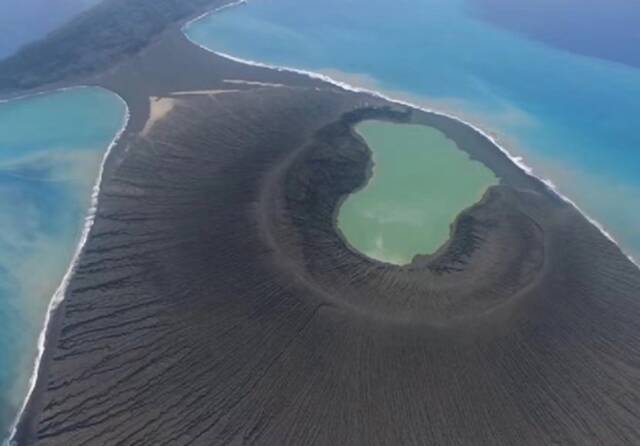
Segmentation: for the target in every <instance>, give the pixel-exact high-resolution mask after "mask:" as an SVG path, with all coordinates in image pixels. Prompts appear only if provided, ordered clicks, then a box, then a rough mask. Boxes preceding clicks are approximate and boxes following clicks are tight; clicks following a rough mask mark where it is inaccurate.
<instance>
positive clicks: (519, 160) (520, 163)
mask: <svg viewBox="0 0 640 446" xmlns="http://www.w3.org/2000/svg"><path fill="white" fill-rule="evenodd" d="M244 3H247V0H240V1H238V2H235V3H230V4H228V5H226V6H224V7H222V8H218V9H215V10H213V11H210V12H208V13H205V14H202V15H201V16H199V17H197V18H195V19H192V20H190V21H189V22H187V23H186V24H185V25H184V26H182V27H181V30H182V32H183V33H184V35H185V37H186V38H187V40H189V42H191V43H193V44H194V45H196V46H198V47H200V48H201V49H203V50H205V51H208V52H210V53H212V54H215V55H217V56H220V57H224V58H226V59H229V60H231V61H233V62H237V63H242V64H245V65H250V66H254V67H259V68H267V69H271V70H275V71H278V72H289V73H296V74H300V75H303V76H307V77H309V78H311V79H314V80H320V81H323V82H326V83H328V84H331V85H333V86H335V87H338V88H341V89H343V90H346V91H350V92H353V93H364V94H368V95H370V96H374V97H376V98H380V99H384V100H386V101H388V102H390V103H392V104H398V105H404V106H406V107H410V108H413V109H415V110H420V111H423V112H426V113H431V114H434V115H437V116H442V117H445V118H449V119H453V120H455V121H457V122H460V123H462V124H464V125H466V126H468V127H470V128H472V129H473V130H474V131H476V132H477V133H479V134H480V135H482V136H483V137H485V138H486V139H488V140H489V141H490V142H491V143H492V144H493V145H494V146H495V147H497V148H498V150H500V151H501V152H502V153H503V154H504V155H505V156H506V157H507V158H509V160H510V161H511V162H512V163H513V164H515V165H516V166H517V167H518V168H519V169H520V170H522V171H523V172H524V173H525V174H526V175H528V176H530V177H533V178H535V179H536V180H538V181H540V182H542V183H543V184H544V185H545V186H546V187H547V188H548V189H549V190H550V191H551V192H553V193H554V194H555V195H556V196H557V197H558V198H560V199H561V200H562V201H564V202H565V203H568V204H570V205H571V206H573V207H574V208H575V209H576V210H577V211H578V212H579V213H580V214H581V215H582V216H584V217H585V218H586V219H587V221H589V223H591V224H592V225H593V226H595V227H596V228H597V229H598V230H599V231H600V232H601V233H602V234H603V235H604V236H605V237H606V238H607V239H609V240H610V241H611V242H613V243H614V244H615V245H616V246H617V247H618V249H620V251H621V252H622V254H623V255H624V256H625V257H626V258H627V259H629V261H630V262H631V263H633V264H634V265H635V266H636V267H637V268H638V269H640V261H637V260H636V259H635V258H633V256H631V255H630V254H627V253H626V252H625V251H624V249H623V248H622V246H621V245H620V244H619V243H618V242H617V241H616V239H615V238H614V237H613V236H612V235H611V234H610V233H609V232H608V231H607V230H606V229H605V227H604V226H603V225H602V224H601V223H600V222H599V221H597V220H596V219H594V218H593V217H591V216H589V214H587V213H586V212H584V211H583V210H582V209H581V208H580V207H579V206H578V205H577V204H576V203H575V202H574V201H573V200H571V199H570V198H569V197H567V196H565V195H564V194H562V193H561V192H560V191H559V190H558V188H557V187H556V185H555V184H554V183H553V182H552V181H551V180H550V179H546V178H541V177H538V176H537V175H535V174H534V171H533V168H532V167H530V166H528V165H527V164H526V163H525V162H524V159H523V157H521V156H515V155H513V154H511V152H509V150H507V149H506V148H505V147H504V146H502V145H501V144H500V143H499V142H498V140H497V139H496V138H495V137H494V136H492V135H491V134H490V133H489V132H487V131H485V130H483V129H482V128H481V127H479V126H477V125H475V124H473V123H471V122H469V121H467V120H465V119H463V118H461V117H458V116H456V115H453V114H451V113H447V112H443V111H438V110H435V109H432V108H427V107H422V106H419V105H416V104H413V103H411V102H409V101H404V100H400V99H395V98H392V97H390V96H387V95H386V94H384V93H383V92H380V91H376V90H371V89H369V88H364V87H358V86H355V85H351V84H349V83H347V82H342V81H339V80H337V79H333V78H332V77H330V76H328V75H326V74H322V73H318V72H315V71H310V70H304V69H300V68H294V67H290V66H280V65H272V64H268V63H264V62H257V61H254V60H249V59H244V58H241V57H237V56H233V55H231V54H228V53H225V52H222V51H215V50H212V49H210V48H208V47H206V46H204V45H202V44H200V43H198V42H196V41H195V40H193V39H192V38H191V37H190V36H189V35H188V34H187V33H186V27H188V26H189V25H190V24H192V23H194V22H196V21H198V20H200V19H202V18H205V17H208V16H209V15H212V14H215V13H216V12H220V10H222V9H226V8H230V7H232V6H238V5H240V4H244Z"/></svg>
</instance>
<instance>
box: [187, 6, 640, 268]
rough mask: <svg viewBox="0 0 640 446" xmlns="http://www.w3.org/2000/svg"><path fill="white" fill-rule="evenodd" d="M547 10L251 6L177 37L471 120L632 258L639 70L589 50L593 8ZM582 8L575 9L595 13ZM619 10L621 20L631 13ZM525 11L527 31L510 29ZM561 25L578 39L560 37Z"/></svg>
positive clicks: (639, 142) (639, 161) (639, 157)
mask: <svg viewBox="0 0 640 446" xmlns="http://www.w3.org/2000/svg"><path fill="white" fill-rule="evenodd" d="M572 1H573V0H572ZM511 3H513V2H511ZM516 3H517V2H516ZM552 3H553V2H551V3H549V2H546V3H545V2H543V3H541V4H540V5H541V6H540V7H541V8H543V10H542V12H540V11H537V12H538V13H537V14H533V13H530V11H529V12H527V11H526V8H525V11H524V12H523V11H522V10H519V9H518V8H509V7H508V5H509V2H506V1H499V0H494V1H490V0H484V1H483V0H447V1H444V0H398V1H395V2H393V3H392V4H390V3H389V2H388V1H382V0H368V1H365V0H327V1H323V2H316V1H305V2H299V1H294V0H251V1H249V2H247V3H243V4H241V5H239V6H236V7H233V8H228V9H226V10H224V11H222V12H220V13H219V14H212V15H209V16H205V17H203V18H201V19H200V20H197V21H195V22H192V23H191V24H190V25H188V26H187V27H186V28H185V33H186V34H187V36H188V37H189V38H190V39H191V40H192V41H194V42H195V43H197V44H200V45H202V46H204V47H206V48H208V49H211V50H214V51H218V52H223V53H227V54H229V55H232V56H235V57H238V58H242V59H246V60H251V61H256V62H261V63H267V64H270V65H277V66H286V67H293V68H298V69H303V70H309V71H314V72H319V73H323V74H325V75H329V76H330V77H332V78H333V79H335V80H338V81H342V82H346V83H348V84H350V85H354V86H358V87H363V88H368V89H374V90H377V91H380V92H382V93H384V94H386V95H387V96H390V97H392V98H397V99H402V100H406V101H410V102H412V103H414V104H417V105H420V106H425V107H429V108H433V109H436V110H441V111H444V112H447V113H451V114H454V115H456V116H459V117H461V118H463V119H465V120H467V121H469V122H472V123H473V124H475V125H477V126H478V127H480V128H482V129H483V130H485V131H486V132H487V133H489V134H491V135H492V136H494V137H495V138H496V139H497V140H498V141H499V142H500V144H501V145H502V146H504V147H506V148H507V149H508V150H509V152H510V153H512V154H513V155H514V156H517V157H522V159H523V160H524V162H525V163H526V164H527V165H528V166H530V167H531V168H532V169H533V172H534V174H536V175H537V176H539V177H541V178H544V179H548V180H550V182H551V183H553V185H554V186H555V187H556V188H557V189H558V190H559V191H560V192H561V193H562V194H563V195H565V196H567V197H569V198H570V199H571V200H573V201H574V202H575V203H576V204H577V205H578V206H579V207H580V208H581V209H582V210H583V211H584V212H585V213H586V214H587V215H589V216H590V217H592V218H594V219H595V220H597V221H598V222H600V223H601V224H602V226H603V227H604V228H605V230H606V231H607V232H608V233H610V234H611V235H612V236H613V237H614V238H615V239H616V240H617V241H618V242H619V244H620V245H621V246H622V248H623V249H624V251H625V252H626V253H627V254H630V255H632V256H634V257H635V258H638V259H640V230H639V229H638V228H640V175H639V174H638V172H640V132H638V126H637V123H638V116H640V100H639V99H640V70H638V69H637V68H634V66H633V60H632V59H629V57H626V56H625V54H626V53H624V54H623V52H621V50H620V51H618V49H619V47H620V46H621V45H622V44H623V43H622V42H624V39H623V38H621V37H620V38H616V37H615V36H614V37H611V38H609V39H605V38H604V37H603V38H602V39H600V40H598V41H597V48H595V47H593V48H591V47H589V46H588V42H589V41H590V40H589V39H591V41H593V40H594V39H593V38H592V36H591V34H593V32H592V31H591V29H592V28H593V18H594V17H597V16H598V15H600V16H603V13H602V11H600V12H592V13H586V12H585V11H582V12H581V13H580V14H574V16H575V17H579V18H580V19H576V20H566V17H563V16H562V14H571V13H572V12H575V11H576V9H571V8H556V9H554V8H551V7H549V5H551V4H552ZM569 3H571V2H569ZM573 3H575V1H573ZM591 3H593V2H586V3H584V2H581V5H582V9H585V8H589V7H591V8H596V7H599V8H600V9H602V7H601V6H596V5H592V4H591ZM505 5H507V6H505ZM545 5H546V9H544V8H545ZM626 5H627V6H626V7H625V8H626V9H624V10H622V11H621V13H622V14H623V15H624V16H628V15H630V14H633V13H637V12H638V11H640V5H638V6H636V7H634V6H629V3H628V2H627V3H626ZM578 6H579V5H578V4H576V7H578ZM528 8H529V9H532V8H533V9H535V6H531V5H529V6H528ZM629 9H632V10H633V11H630V10H629ZM545 11H546V14H544V12H545ZM524 13H527V14H529V15H528V16H527V20H528V22H527V26H528V27H527V28H524V27H521V28H522V29H521V28H518V27H517V26H510V22H509V18H511V19H512V20H513V21H515V22H516V23H517V20H518V19H521V17H520V14H524ZM536 20H537V21H538V22H539V23H538V22H536ZM589 20H591V22H590V21H589ZM545 23H548V24H549V26H548V27H546V28H545V26H544V25H545ZM589 23H591V24H592V26H587V25H588V24H589ZM607 23H617V24H618V25H619V26H618V27H624V26H631V25H629V24H628V21H625V20H618V21H615V20H613V19H611V20H609V21H608V22H607ZM552 24H553V26H552ZM558 24H564V26H565V27H564V28H563V30H564V32H565V33H566V34H567V35H571V34H573V35H577V36H578V37H577V38H576V41H577V42H578V43H579V45H578V44H574V42H571V41H569V42H567V39H564V40H563V39H562V38H561V37H562V36H561V35H558V33H557V29H558V28H559V27H560V25H558ZM534 25H535V26H534ZM523 26H524V25H523ZM571 26H573V27H574V28H573V29H572V28H571ZM547 28H548V30H549V31H548V32H549V35H545V29H547ZM609 28H610V29H615V27H614V26H613V25H611V26H609ZM554 32H555V33H556V34H552V33H554ZM598 32H599V33H601V34H603V35H607V34H606V29H604V30H603V29H599V31H598ZM633 33H635V30H633V29H632V30H628V33H627V34H624V33H621V32H619V33H618V34H621V35H622V36H624V35H633ZM580 36H583V37H585V38H583V39H580ZM586 36H591V37H589V39H587V38H586ZM594 45H595V43H594V44H593V45H592V46H594ZM607 45H608V46H609V48H607ZM608 56H610V57H608ZM625 57H626V58H625Z"/></svg>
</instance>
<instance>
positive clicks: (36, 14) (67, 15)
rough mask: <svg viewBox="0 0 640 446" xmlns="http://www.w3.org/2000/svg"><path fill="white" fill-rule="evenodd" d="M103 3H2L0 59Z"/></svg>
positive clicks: (93, 0)
mask: <svg viewBox="0 0 640 446" xmlns="http://www.w3.org/2000/svg"><path fill="white" fill-rule="evenodd" d="M100 1H101V0H0V33H1V34H2V38H0V59H4V58H5V57H8V56H10V55H12V54H13V53H15V52H16V51H17V50H18V49H19V48H20V47H22V46H24V45H26V44H29V43H31V42H33V41H35V40H37V39H41V38H43V37H45V36H46V35H47V34H48V33H50V32H52V31H54V30H55V29H56V28H57V27H59V26H60V25H62V24H63V23H65V22H66V21H68V20H70V19H71V18H72V17H74V16H76V15H77V14H80V13H82V12H83V11H86V10H87V9H89V8H90V7H91V6H94V5H96V4H98V3H99V2H100Z"/></svg>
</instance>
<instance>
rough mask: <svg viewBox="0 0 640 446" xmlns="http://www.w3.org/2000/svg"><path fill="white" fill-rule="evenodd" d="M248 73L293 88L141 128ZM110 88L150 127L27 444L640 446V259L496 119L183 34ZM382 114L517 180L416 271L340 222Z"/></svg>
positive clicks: (168, 38)
mask: <svg viewBox="0 0 640 446" xmlns="http://www.w3.org/2000/svg"><path fill="white" fill-rule="evenodd" d="M166 61H171V63H169V64H167V63H166ZM226 78H234V79H237V78H243V79H251V80H265V81H268V82H279V83H286V84H287V85H288V86H287V87H272V88H255V87H254V88H251V89H247V90H246V91H241V92H238V93H225V94H219V95H215V96H208V95H195V96H181V97H179V98H177V99H176V107H175V108H174V109H173V110H172V111H171V112H170V113H169V114H168V115H167V116H166V118H165V119H163V120H162V121H160V122H159V123H158V124H157V125H156V126H154V127H153V129H152V131H151V132H150V133H148V134H147V135H146V136H142V135H141V134H139V133H138V132H139V131H140V130H141V129H142V127H143V126H144V122H145V120H146V117H147V116H148V101H149V96H163V95H165V96H166V95H169V93H170V92H171V91H176V90H189V89H192V90H200V89H210V88H229V85H227V84H225V83H224V82H222V80H224V79H226ZM98 83H99V84H100V85H104V86H107V87H109V88H111V89H113V90H114V91H116V92H118V93H120V94H121V95H123V97H125V99H126V100H127V101H128V102H129V104H130V107H131V109H132V121H131V123H130V127H129V130H128V131H127V134H126V135H125V137H124V138H123V139H122V141H121V143H120V144H119V145H118V147H117V148H116V149H115V152H114V154H113V156H112V157H111V159H110V163H109V166H108V170H107V172H106V176H105V179H104V182H103V186H102V192H101V197H100V205H99V210H98V215H97V219H96V222H95V225H94V227H93V229H92V231H91V236H90V239H89V241H88V244H87V246H86V248H85V250H84V252H83V254H82V257H81V259H80V265H79V267H78V269H77V272H76V274H75V276H74V277H73V280H72V281H71V284H70V287H69V291H68V293H67V298H66V300H65V302H64V304H63V305H62V306H61V307H60V309H59V310H58V312H57V313H56V315H55V319H54V324H52V325H51V328H50V332H49V338H48V346H47V350H46V354H45V357H44V360H43V367H42V369H41V374H40V378H39V380H38V385H37V388H36V391H35V393H34V396H33V398H32V399H31V402H30V405H29V407H28V410H27V413H26V415H25V417H24V418H23V421H22V423H21V425H20V429H19V435H18V438H17V439H18V440H19V444H21V445H31V444H38V445H65V446H66V445H69V446H71V445H110V446H116V445H153V446H161V445H187V444H188V445H227V444H228V445H240V444H258V445H425V444H429V445H491V446H496V445H536V446H538V445H551V444H557V445H637V444H640V416H639V414H640V387H639V384H640V355H639V353H640V301H639V300H638V297H639V296H638V295H639V294H640V271H639V270H638V269H637V268H636V267H635V266H634V265H633V264H632V263H631V262H630V261H629V260H628V259H627V258H626V257H625V256H624V255H623V254H622V253H621V252H620V250H619V249H618V248H617V247H616V246H615V245H614V244H613V243H611V242H610V241H609V240H608V239H607V238H606V237H604V236H603V235H602V234H601V233H600V232H599V231H598V230H597V229H596V228H595V227H594V226H593V225H591V224H590V223H589V222H588V221H587V220H586V219H585V218H584V217H582V216H581V215H580V214H579V213H578V212H577V211H576V210H575V209H574V208H572V207H571V206H570V205H568V204H566V203H564V202H563V201H561V200H560V199H558V198H557V197H556V196H555V195H553V194H552V193H551V192H549V191H548V190H547V189H546V187H545V186H544V185H542V184H541V183H540V182H538V181H537V180H535V179H533V178H531V177H528V176H527V175H525V174H524V173H523V172H521V171H520V170H519V169H517V168H516V167H515V166H514V165H513V164H512V163H511V162H509V160H508V159H507V158H506V157H505V156H504V155H503V154H502V153H501V152H500V151H499V150H498V149H497V148H496V147H495V146H493V145H492V144H491V142H490V141H488V140H487V139H486V138H484V137H482V136H481V135H479V134H478V133H477V132H475V131H473V130H472V129H470V128H469V127H467V126H465V125H463V124H461V123H458V122H456V121H453V120H451V119H448V118H443V117H438V116H436V115H432V114H427V113H422V112H418V111H410V110H407V109H406V108H404V107H399V106H392V105H389V104H386V103H384V102H383V101H382V100H378V99H374V98H371V97H367V96H365V95H359V94H353V93H348V92H344V91H340V90H338V89H336V88H333V87H330V86H327V85H326V84H320V83H318V82H316V81H310V80H308V79H306V78H303V77H300V76H296V75H292V74H285V73H278V72H275V71H268V70H262V69H258V68H252V67H246V66H242V65H239V64H235V63H232V62H229V61H225V60H223V59H220V58H218V57H216V56H213V55H211V54H207V53H206V52H204V51H203V50H200V49H198V48H196V47H193V46H190V45H189V44H188V43H187V42H186V40H185V39H184V38H183V37H180V36H178V33H177V31H172V32H167V33H166V35H165V36H164V37H162V38H161V39H159V40H158V41H157V42H156V43H154V45H153V46H151V47H149V48H148V49H147V50H145V51H144V52H143V54H140V55H139V56H136V57H135V58H132V59H130V60H129V61H128V62H127V63H125V64H121V65H119V67H118V68H117V69H115V70H113V71H112V72H111V73H108V74H106V75H104V77H103V78H101V79H100V80H99V82H98ZM236 87H237V86H235V87H233V88H236ZM247 88H248V87H247ZM372 117H374V118H378V119H389V120H395V121H400V122H406V121H411V122H420V123H424V124H428V125H432V126H435V127H437V128H438V129H440V130H442V131H443V132H444V133H446V134H447V136H449V137H450V138H452V139H454V140H455V141H456V142H457V143H458V144H459V145H460V147H461V148H462V149H463V150H465V151H467V152H468V153H469V154H470V155H471V156H472V157H473V158H475V159H478V160H480V161H482V162H483V163H485V164H486V165H487V166H488V167H489V168H491V169H492V170H493V171H494V172H495V173H496V175H498V176H499V177H500V179H501V184H500V185H499V186H495V187H492V188H491V189H489V191H488V192H487V193H486V195H485V197H484V198H483V200H482V201H481V202H480V203H478V204H477V205H475V206H474V207H472V208H470V209H468V210H466V211H464V212H463V213H462V214H460V216H459V217H458V219H457V220H456V222H455V224H454V225H453V227H452V238H451V240H450V241H449V242H448V243H447V244H446V245H445V246H444V247H443V248H442V249H441V250H440V251H439V252H438V253H436V254H435V255H433V256H430V257H429V256H423V257H417V258H416V259H415V260H414V262H413V263H412V264H411V265H408V266H405V267H399V266H394V265H388V264H384V263H380V262H377V261H373V260H370V259H367V258H365V257H363V256H362V255H360V254H358V253H357V252H354V251H352V250H351V249H349V247H348V246H347V244H346V243H345V241H344V240H343V239H342V238H341V237H340V235H339V234H338V232H337V230H336V225H335V223H336V222H335V216H336V210H337V207H338V205H339V203H340V202H341V200H343V199H344V197H345V196H346V195H347V194H349V193H350V192H352V191H353V190H354V189H356V188H358V187H361V186H362V184H364V182H365V181H367V177H368V175H369V172H370V152H369V150H368V148H367V147H366V145H365V144H364V142H363V141H362V139H360V138H358V137H357V136H356V135H355V134H354V132H353V129H352V128H353V125H354V124H355V123H357V122H359V121H360V120H362V119H366V118H372Z"/></svg>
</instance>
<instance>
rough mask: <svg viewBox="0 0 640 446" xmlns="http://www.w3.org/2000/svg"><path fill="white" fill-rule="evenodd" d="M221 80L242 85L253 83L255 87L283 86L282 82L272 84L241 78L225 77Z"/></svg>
mask: <svg viewBox="0 0 640 446" xmlns="http://www.w3.org/2000/svg"><path fill="white" fill-rule="evenodd" d="M222 82H224V83H226V84H242V85H255V86H257V87H285V86H286V85H284V84H274V83H270V82H258V81H244V80H242V79H225V80H223V81H222Z"/></svg>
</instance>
